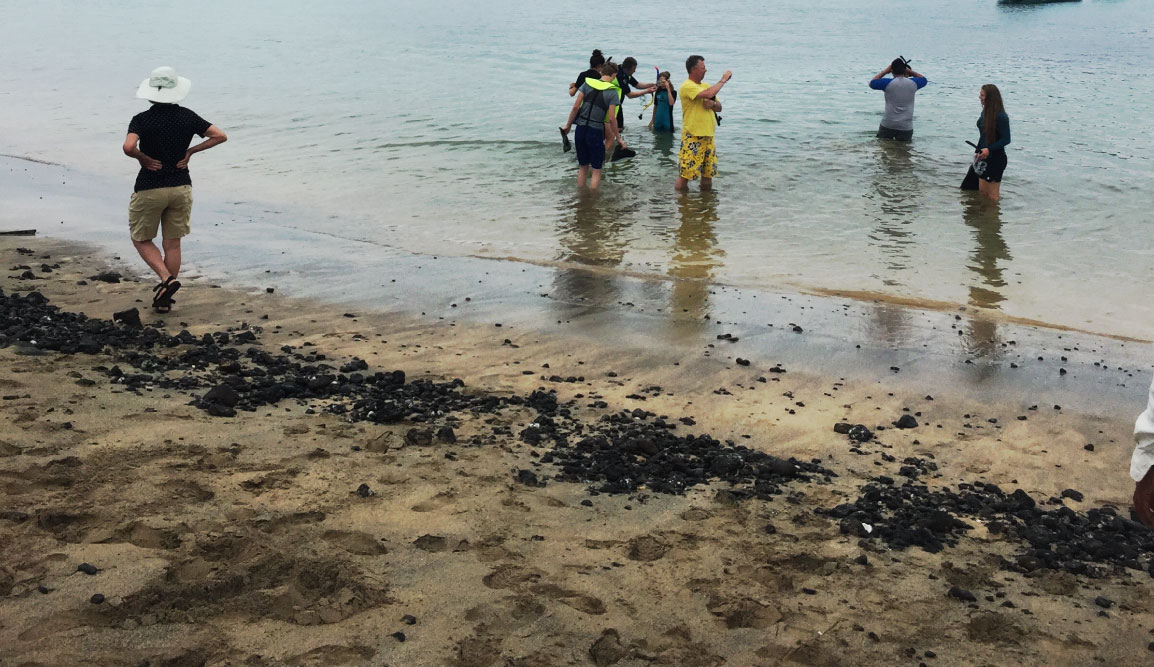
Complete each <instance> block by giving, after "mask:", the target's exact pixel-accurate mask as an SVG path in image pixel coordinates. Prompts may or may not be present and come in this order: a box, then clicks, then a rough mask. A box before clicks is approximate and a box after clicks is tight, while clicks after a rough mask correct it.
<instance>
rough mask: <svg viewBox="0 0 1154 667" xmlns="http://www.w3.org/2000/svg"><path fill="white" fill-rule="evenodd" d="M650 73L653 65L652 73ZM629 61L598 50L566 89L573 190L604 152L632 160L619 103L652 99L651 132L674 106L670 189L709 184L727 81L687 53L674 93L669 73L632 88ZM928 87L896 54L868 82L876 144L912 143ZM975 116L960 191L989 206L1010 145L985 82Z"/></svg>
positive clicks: (667, 126) (1005, 119)
mask: <svg viewBox="0 0 1154 667" xmlns="http://www.w3.org/2000/svg"><path fill="white" fill-rule="evenodd" d="M655 69H656V68H655ZM636 71H637V60H636V59H634V58H633V57H629V58H626V59H625V60H624V61H622V62H621V64H620V65H618V64H617V63H614V62H613V59H612V58H605V57H604V56H603V55H602V54H601V51H600V50H599V49H597V50H594V51H593V55H592V56H590V58H589V69H587V70H585V71H584V72H581V73H580V74H579V75H577V80H576V81H574V82H573V83H571V84H569V96H570V97H576V98H577V99H576V100H574V102H573V107H572V108H571V109H570V110H569V118H568V120H567V121H566V122H565V124H564V125H563V126H561V128H560V129H561V137H562V141H563V146H564V149H565V150H566V151H569V150H570V141H569V132H570V130H572V129H573V126H574V125H576V127H577V132H576V135H575V138H574V139H575V141H574V142H573V143H574V145H575V146H576V148H577V164H578V165H579V168H578V171H577V186H578V187H585V186H586V184H588V186H589V187H590V188H593V189H597V187H598V186H599V185H600V183H601V169H602V167H603V166H604V163H605V157H606V155H609V156H610V161H613V160H616V159H620V158H621V157H632V155H633V152H632V151H630V150H629V148H628V145H627V143H626V141H625V137H624V136H623V135H622V132H623V131H624V129H625V114H624V112H623V111H622V105H623V103H624V102H625V100H626V99H633V98H637V97H641V96H644V95H653V96H654V99H653V102H652V103H651V104H652V106H653V115H652V118H651V119H650V121H649V127H650V128H651V129H652V130H653V131H654V132H673V105H674V104H676V103H677V101H678V100H680V102H681V149H680V150H679V151H678V156H677V163H678V174H677V179H676V181H675V182H674V187H675V188H676V189H678V190H683V189H686V188H687V187H688V186H689V181H693V180H698V179H700V180H701V188H702V189H703V190H708V189H710V188H712V186H713V177H714V176H715V175H716V173H717V152H716V149H715V146H714V134H715V132H716V129H717V125H718V123H719V122H720V121H721V117H720V115H719V113H720V112H721V102H720V101H719V100H718V99H717V94H718V93H719V92H720V91H721V89H722V87H723V86H724V85H725V84H726V82H728V81H729V79H730V77H732V76H733V74H732V72H730V71H729V70H726V72H725V74H723V75H722V77H721V78H720V79H719V80H718V81H717V83H715V84H713V85H708V84H706V83H704V78H705V73H706V69H705V58H703V57H702V56H699V55H692V56H689V58H687V59H686V61H685V71H686V75H687V78H686V80H685V81H684V82H683V83H682V84H681V85H680V86H679V87H678V88H677V89H676V90H675V89H674V87H673V84H672V82H671V81H670V73H669V72H660V71H658V72H657V81H656V82H654V83H639V82H638V81H637V79H636V78H634V76H633V75H634V74H635V73H636ZM927 83H929V81H928V79H926V77H924V76H922V75H921V74H919V73H918V72H916V71H914V70H913V68H911V67H910V63H909V61H908V60H906V59H905V58H902V57H901V56H899V57H897V58H895V59H894V61H893V62H892V63H890V65H889V67H886V68H885V69H884V70H882V71H881V72H879V73H878V74H877V75H876V76H874V77H873V78H872V79H871V80H870V81H869V86H870V88H872V89H874V90H881V91H884V92H885V100H886V106H885V113H884V115H883V117H882V121H881V124H880V125H879V127H878V133H877V136H878V138H879V139H882V140H892V141H909V140H911V139H912V138H913V133H914V130H913V121H914V97H915V94H916V93H917V91H918V90H920V89H921V88H923V87H925V86H926V84H927ZM978 100H979V101H980V102H981V105H982V113H981V115H980V116H979V117H978V122H977V126H978V143H976V144H972V145H973V146H974V159H973V164H972V165H971V166H970V169H969V171H968V173H967V174H966V178H965V180H964V181H963V182H962V188H963V189H967V190H978V192H979V193H981V194H982V195H984V196H986V197H988V198H990V199H992V200H994V201H997V200H998V199H999V197H1000V196H1001V185H1002V175H1003V173H1004V172H1005V170H1006V165H1007V163H1008V160H1007V158H1006V146H1007V145H1008V144H1009V143H1010V117H1009V115H1007V114H1006V109H1005V106H1004V104H1003V103H1002V93H1001V91H999V90H998V87H997V86H995V85H994V84H992V83H987V84H985V85H983V86H982V87H981V89H980V90H979V91H978Z"/></svg>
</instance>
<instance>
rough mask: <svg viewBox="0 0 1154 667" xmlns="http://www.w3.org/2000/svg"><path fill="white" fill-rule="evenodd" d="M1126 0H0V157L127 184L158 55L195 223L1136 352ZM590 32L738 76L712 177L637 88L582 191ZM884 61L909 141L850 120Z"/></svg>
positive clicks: (1152, 111) (1136, 191) (1148, 202)
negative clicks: (601, 8) (997, 128)
mask: <svg viewBox="0 0 1154 667" xmlns="http://www.w3.org/2000/svg"><path fill="white" fill-rule="evenodd" d="M1150 9H1151V6H1150V3H1149V2H1147V1H1146V0H1085V1H1083V2H1069V3H1058V4H1049V5H1030V6H1018V5H1007V4H1002V3H998V2H995V0H973V1H972V2H965V3H956V2H955V3H946V2H913V1H905V2H903V1H896V2H890V3H885V4H884V8H883V6H882V5H879V4H878V3H876V2H870V1H869V0H831V1H830V2H825V3H812V2H808V1H802V0H781V1H778V2H772V3H763V2H746V1H737V2H722V3H715V4H711V5H708V6H701V7H699V8H697V9H696V10H695V12H696V13H695V14H694V15H693V16H692V17H691V16H689V15H688V14H686V13H685V12H686V10H685V9H684V8H681V7H678V6H676V5H673V4H670V3H657V2H648V1H639V2H634V3H630V4H629V5H628V6H627V7H623V8H622V9H621V10H620V11H615V12H614V19H613V22H609V21H595V20H594V21H591V20H589V19H588V18H584V17H583V16H582V15H583V14H587V13H588V12H581V11H574V10H572V9H565V10H563V9H561V8H559V7H558V6H554V5H550V4H548V3H530V2H461V1H458V0H450V1H447V2H434V3H427V4H418V3H400V2H390V1H386V2H369V1H353V0H344V1H342V0H334V1H333V2H328V3H323V4H322V3H303V2H295V1H286V0H281V1H279V2H271V1H266V0H253V1H247V2H216V1H211V0H210V1H207V2H200V3H195V5H188V4H183V5H173V4H166V3H145V2H136V1H124V2H117V3H100V4H97V3H84V2H77V1H71V2H62V1H54V0H47V1H46V2H43V3H26V2H15V1H13V0H0V18H2V19H3V20H0V35H2V39H0V55H2V59H0V62H3V63H4V66H3V67H2V68H0V153H3V154H7V155H15V156H21V157H28V158H33V159H36V160H43V161H48V162H54V163H58V164H61V165H64V166H66V167H68V168H69V169H70V171H71V172H72V173H74V174H79V175H80V176H81V177H83V176H84V175H90V176H91V177H92V178H93V179H107V180H108V182H109V183H115V184H120V186H121V189H120V190H116V188H115V187H110V188H109V190H110V191H109V192H108V195H107V196H108V197H110V198H116V199H123V198H126V197H127V193H128V192H129V191H130V189H131V183H132V178H133V174H134V173H135V168H136V165H135V162H133V161H131V160H128V159H127V158H125V157H124V156H123V155H121V153H120V144H121V143H122V141H123V138H124V134H125V130H126V128H127V125H128V121H129V119H130V118H131V116H132V115H133V114H134V113H136V112H138V111H140V110H142V109H143V108H145V106H146V103H144V102H142V101H139V100H136V99H134V97H133V93H134V91H135V88H136V85H137V84H138V83H139V82H140V80H141V79H142V78H144V77H145V76H146V75H147V73H148V72H149V71H150V70H151V69H152V68H153V67H155V66H157V65H161V64H168V65H172V66H175V67H176V68H177V69H178V70H179V71H180V72H181V73H182V74H184V75H185V76H187V77H189V78H190V79H192V80H193V89H192V93H191V94H190V96H189V97H188V99H187V100H186V102H185V103H186V105H187V106H189V107H190V108H192V109H194V110H196V111H197V112H198V113H200V114H201V115H202V116H204V117H205V118H206V119H208V120H209V121H211V122H214V123H216V124H217V125H219V126H220V127H221V128H223V129H224V130H225V131H226V132H228V134H229V136H230V141H229V142H228V143H227V144H225V145H224V146H221V147H218V148H216V149H214V150H212V151H210V152H208V153H204V154H201V155H197V156H195V157H194V158H193V162H192V173H193V179H194V182H195V184H196V193H197V197H198V202H201V201H203V202H213V203H214V205H212V206H205V207H203V208H198V213H197V214H196V215H197V224H199V225H200V227H198V229H202V230H204V231H203V232H202V233H205V234H211V233H213V232H212V231H211V230H210V229H208V228H209V227H210V225H211V224H216V223H227V222H230V220H229V219H228V218H229V217H230V216H232V217H240V216H245V217H247V218H252V217H258V218H261V222H266V223H269V224H271V225H274V229H275V228H278V227H279V228H284V229H286V234H287V230H288V229H289V228H292V231H293V232H299V231H305V232H317V233H320V234H324V235H327V236H329V237H336V239H338V240H340V241H341V242H346V241H356V242H358V243H357V245H356V247H357V248H359V250H358V252H359V253H363V256H360V257H358V258H357V260H358V262H359V263H362V264H363V263H369V264H371V262H372V260H373V256H374V253H378V252H379V253H380V254H381V256H382V257H384V256H386V254H387V253H386V251H389V252H394V251H395V250H400V251H405V252H409V253H417V254H430V255H432V254H435V255H437V256H440V257H454V256H460V257H466V256H468V257H480V258H492V259H500V260H505V261H510V262H527V263H532V264H535V265H544V266H546V267H555V269H556V270H555V274H554V275H555V278H554V281H553V284H552V286H551V289H552V290H553V292H554V296H555V297H556V298H559V299H570V300H574V301H582V300H593V301H596V300H597V299H598V298H600V297H605V295H603V294H599V290H602V289H604V285H605V284H606V281H605V280H599V277H601V278H605V277H607V276H608V277H609V278H612V277H615V276H640V277H645V278H653V279H657V280H660V281H666V282H668V283H670V284H672V286H673V287H672V291H673V292H674V294H675V296H677V295H680V297H678V298H681V299H683V300H689V301H693V302H694V304H693V305H694V306H695V308H696V309H698V310H701V309H705V310H707V308H706V307H705V305H703V303H699V302H702V301H707V300H708V298H709V293H710V289H711V286H718V285H720V286H735V287H748V288H756V289H769V290H796V291H802V292H808V293H814V294H825V293H835V294H841V295H848V296H852V297H854V298H860V299H863V300H881V301H883V302H894V303H906V304H913V305H921V306H925V307H930V308H938V309H943V310H947V311H948V310H951V309H959V308H965V309H967V310H968V311H970V312H973V311H975V310H977V311H998V313H999V314H1004V315H1005V316H1008V317H1010V318H1021V319H1023V320H1033V321H1038V322H1042V323H1046V324H1051V325H1055V326H1059V327H1072V328H1077V329H1082V330H1086V331H1092V332H1099V333H1106V334H1113V335H1119V336H1131V337H1136V338H1143V339H1149V338H1151V337H1152V335H1151V334H1152V332H1151V326H1150V324H1151V322H1152V321H1154V300H1152V299H1150V297H1149V294H1150V288H1149V283H1148V282H1147V281H1148V280H1149V277H1150V276H1151V275H1154V252H1152V250H1154V235H1152V234H1151V233H1150V231H1149V225H1150V223H1151V212H1152V210H1154V191H1152V189H1151V183H1154V121H1152V120H1151V119H1152V118H1154V78H1152V77H1149V76H1146V75H1145V72H1146V70H1147V69H1148V68H1149V65H1150V63H1151V62H1154V34H1152V31H1151V28H1152V25H1154V22H1152V21H1151V20H1150V17H1151V12H1150ZM594 47H597V48H601V49H602V50H603V51H604V52H605V53H606V54H607V55H611V56H613V57H614V60H616V61H620V60H623V59H624V58H625V57H626V56H630V55H631V56H633V57H635V58H636V59H637V60H638V61H639V63H640V67H639V70H638V73H637V77H638V78H639V79H640V80H642V81H649V80H652V78H653V77H652V75H651V73H652V72H653V67H654V66H658V67H660V68H661V69H667V70H670V71H671V72H673V74H674V81H675V82H680V81H681V80H683V79H684V76H683V75H684V65H683V63H684V60H685V57H686V56H687V55H689V54H690V53H700V54H702V55H704V56H705V58H706V65H707V68H708V70H709V72H708V74H707V75H706V80H707V81H709V82H713V81H716V79H717V78H718V77H719V76H720V75H721V73H722V72H723V71H724V70H726V69H731V70H732V71H733V72H734V77H733V80H732V81H731V82H730V83H729V84H728V85H727V86H726V88H725V90H724V91H723V94H722V101H723V103H724V105H725V111H724V113H723V114H722V115H723V117H724V120H723V123H722V125H721V127H720V128H719V131H718V135H717V144H718V153H719V157H720V171H719V175H718V177H717V179H716V181H715V185H716V190H715V192H713V193H710V194H705V195H703V194H701V193H699V192H697V190H696V186H693V189H692V190H691V192H690V193H689V194H688V195H681V194H678V193H675V192H674V191H673V190H672V181H673V178H674V177H675V175H676V174H675V171H676V166H675V165H676V151H677V143H678V142H677V140H676V139H675V138H673V137H669V136H657V135H654V134H653V133H651V132H649V131H648V130H647V129H645V124H646V123H647V122H648V112H646V116H645V118H644V119H642V120H638V114H639V113H641V108H642V104H643V102H642V101H641V100H631V101H628V102H627V103H626V105H625V117H626V138H627V139H628V141H629V143H630V144H631V146H632V147H634V148H635V149H636V150H637V151H638V155H637V157H636V158H633V159H631V160H627V161H623V162H620V163H615V164H613V165H610V166H609V167H608V168H607V169H606V182H605V184H604V186H603V188H602V191H601V192H600V193H597V194H595V195H589V194H587V193H580V192H578V191H577V189H576V187H575V176H576V161H575V157H574V154H573V153H568V154H565V153H562V151H561V147H560V141H559V137H558V136H557V129H556V127H557V126H558V125H560V124H561V123H562V122H563V121H564V119H565V117H566V115H567V112H568V109H569V106H570V104H571V102H572V100H571V99H570V98H569V97H568V96H567V94H566V88H567V84H568V82H569V81H570V80H572V78H573V77H574V76H575V75H576V74H577V72H579V71H581V70H582V69H584V67H585V66H586V64H587V59H588V55H589V52H590V51H591V50H592V49H593V48H594ZM898 54H901V55H904V56H906V57H907V58H910V59H911V60H912V61H913V65H914V67H915V68H916V69H917V70H918V71H919V72H921V73H923V74H925V75H926V76H927V77H928V78H929V80H930V85H929V86H928V87H927V88H925V89H923V90H922V91H921V92H920V93H919V94H918V97H917V106H916V119H915V138H914V141H913V142H912V143H910V144H908V145H895V144H892V143H881V142H878V141H877V140H876V139H875V138H874V132H875V130H876V128H877V124H878V121H879V119H880V116H881V111H882V107H883V100H882V94H881V93H879V92H877V91H872V90H870V89H869V88H868V87H867V85H866V83H867V82H868V80H869V79H870V78H871V77H872V76H873V75H874V74H875V73H876V72H878V71H879V70H881V69H882V68H884V67H885V66H886V65H887V64H888V62H889V61H890V60H891V59H893V58H894V57H895V56H897V55H898ZM984 83H995V84H996V85H998V86H999V88H1000V89H1001V90H1002V92H1003V95H1004V97H1005V102H1006V107H1007V111H1008V113H1009V114H1010V117H1011V120H1012V129H1013V143H1012V144H1011V145H1010V147H1009V160H1010V164H1009V168H1008V169H1007V171H1006V175H1005V181H1004V183H1003V186H1002V195H1003V201H1002V202H1001V203H1000V204H999V205H996V206H995V205H990V204H987V203H984V202H982V201H980V200H978V199H977V198H976V195H973V194H968V193H962V192H960V191H959V190H958V188H957V185H958V183H959V182H960V181H961V178H962V176H963V175H964V173H965V169H966V167H967V165H968V160H969V157H970V155H971V149H970V148H969V147H968V146H967V145H966V144H965V143H964V142H965V141H966V140H971V141H974V140H976V138H977V130H976V128H975V125H974V124H975V121H976V119H977V116H978V114H979V112H980V108H979V105H978V100H977V93H978V88H979V87H980V86H981V85H982V84H984ZM675 124H676V125H678V126H679V125H680V118H677V119H676V122H675ZM2 184H3V181H2V180H0V201H2V200H3V185H2ZM113 190H116V191H113ZM198 206H199V204H198ZM230 207H231V209H230ZM230 210H231V211H232V212H231V213H230ZM214 216H215V217H214ZM121 222H122V221H94V222H93V223H92V224H109V225H112V224H121ZM269 237H270V238H268V239H267V241H266V242H267V244H268V245H269V247H270V248H271V247H275V246H276V243H277V238H276V234H275V233H274V234H270V235H269ZM318 238H324V237H318ZM581 268H588V269H589V271H581V270H580V269H581ZM606 298H607V299H611V295H610V296H609V297H606ZM673 305H674V306H676V305H678V304H676V303H675V304H673Z"/></svg>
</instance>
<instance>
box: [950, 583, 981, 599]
mask: <svg viewBox="0 0 1154 667" xmlns="http://www.w3.org/2000/svg"><path fill="white" fill-rule="evenodd" d="M947 595H949V596H950V597H952V598H957V599H958V600H964V601H966V602H977V601H978V598H976V597H974V594H973V593H971V592H969V591H967V590H966V589H964V588H959V587H957V586H954V587H952V588H950V590H949V592H948V593H947Z"/></svg>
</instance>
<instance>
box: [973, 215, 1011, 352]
mask: <svg viewBox="0 0 1154 667" xmlns="http://www.w3.org/2000/svg"><path fill="white" fill-rule="evenodd" d="M962 197H963V202H962V217H963V219H964V220H965V223H966V226H967V227H970V228H971V229H972V230H973V234H974V241H975V243H976V245H975V246H974V250H973V252H972V253H970V262H969V264H967V267H968V268H969V269H970V270H971V271H973V273H974V279H975V282H974V283H972V284H971V285H970V299H969V305H970V306H973V307H974V308H976V310H975V311H974V312H973V313H972V314H971V316H970V318H969V321H968V327H969V333H968V335H967V343H968V346H969V348H970V351H971V352H973V353H974V354H977V355H978V356H993V355H994V354H995V353H996V352H997V350H998V326H997V324H996V323H995V322H994V321H993V320H992V319H991V318H988V317H985V316H984V314H983V312H982V311H983V310H1000V309H1001V306H1000V304H1001V303H1002V301H1005V299H1006V297H1005V295H1003V294H1002V292H1001V290H1002V289H1003V288H1004V287H1005V286H1006V281H1005V280H1004V279H1003V278H1002V272H1003V270H1004V268H1003V267H1002V266H999V262H1002V263H1005V262H1008V261H1009V260H1010V259H1012V258H1011V256H1010V249H1009V247H1007V246H1006V241H1005V239H1003V238H1002V214H1001V209H1000V207H999V204H998V203H997V202H991V201H988V200H986V199H983V198H981V197H979V196H977V195H975V194H973V193H969V192H967V193H963V194H962Z"/></svg>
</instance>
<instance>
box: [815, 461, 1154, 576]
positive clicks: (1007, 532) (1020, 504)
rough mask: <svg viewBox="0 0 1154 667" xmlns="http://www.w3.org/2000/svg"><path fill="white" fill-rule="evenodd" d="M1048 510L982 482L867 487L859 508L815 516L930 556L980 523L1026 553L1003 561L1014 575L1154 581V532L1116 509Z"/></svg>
mask: <svg viewBox="0 0 1154 667" xmlns="http://www.w3.org/2000/svg"><path fill="white" fill-rule="evenodd" d="M1071 495H1072V494H1067V495H1066V497H1070V496H1071ZM1050 502H1051V503H1052V506H1053V509H1046V508H1044V507H1042V506H1040V505H1038V503H1037V502H1036V501H1035V500H1034V499H1033V498H1032V497H1030V495H1029V494H1027V493H1026V492H1025V491H1023V490H1021V489H1017V490H1015V491H1014V492H1013V493H1009V494H1007V493H1005V492H1004V491H1002V489H1000V488H999V487H998V486H996V485H994V484H984V483H982V482H974V483H973V484H961V485H959V486H958V490H957V491H953V490H952V489H950V488H948V487H943V488H939V489H930V488H929V487H927V486H926V485H924V484H922V483H919V482H917V481H914V480H910V481H908V482H906V483H905V484H897V483H895V482H894V480H893V479H891V478H889V477H879V478H877V479H875V480H873V481H871V482H870V483H868V484H867V485H866V486H865V487H863V489H862V492H861V495H860V497H859V498H858V499H857V500H855V501H854V502H852V503H846V504H842V505H838V506H837V507H834V508H833V509H829V510H823V509H819V510H815V511H817V512H818V513H820V514H824V515H826V516H828V517H831V518H833V519H838V520H839V521H840V522H841V530H842V532H843V533H847V534H851V535H856V536H858V537H860V538H862V539H863V540H879V541H881V542H883V543H885V544H886V545H887V546H889V547H891V548H894V549H905V548H907V547H911V546H917V547H921V548H922V549H924V550H926V551H929V552H931V553H934V552H938V551H941V550H942V548H944V547H946V546H954V545H956V544H957V542H958V538H959V537H960V536H961V535H963V534H965V533H966V531H968V530H970V524H968V523H966V522H965V521H962V520H961V519H962V518H969V519H977V520H980V521H981V522H983V523H984V524H985V525H986V527H987V529H988V530H989V532H990V533H991V534H994V535H1001V536H1004V537H1005V538H1006V539H1008V540H1012V541H1015V542H1020V543H1021V544H1022V545H1023V548H1022V550H1021V551H1020V552H1019V553H1017V554H1016V555H1014V556H1013V557H1012V558H1010V559H1004V561H1003V563H1002V565H1003V567H1004V568H1005V569H1008V570H1013V571H1018V572H1033V571H1037V570H1064V571H1066V572H1070V573H1073V574H1083V575H1087V576H1091V577H1104V576H1108V575H1110V574H1115V573H1118V572H1120V571H1123V570H1146V571H1148V572H1149V573H1150V574H1151V576H1154V532H1152V531H1150V530H1149V529H1147V528H1146V527H1145V526H1143V525H1142V524H1140V523H1138V522H1137V521H1134V520H1132V519H1130V518H1127V517H1123V516H1120V515H1119V513H1118V511H1117V510H1115V509H1114V508H1112V507H1108V506H1107V507H1099V508H1094V509H1090V510H1088V511H1086V512H1078V511H1075V510H1073V509H1071V508H1069V507H1066V506H1065V505H1063V504H1061V502H1060V501H1059V500H1058V499H1057V498H1053V499H1050Z"/></svg>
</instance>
